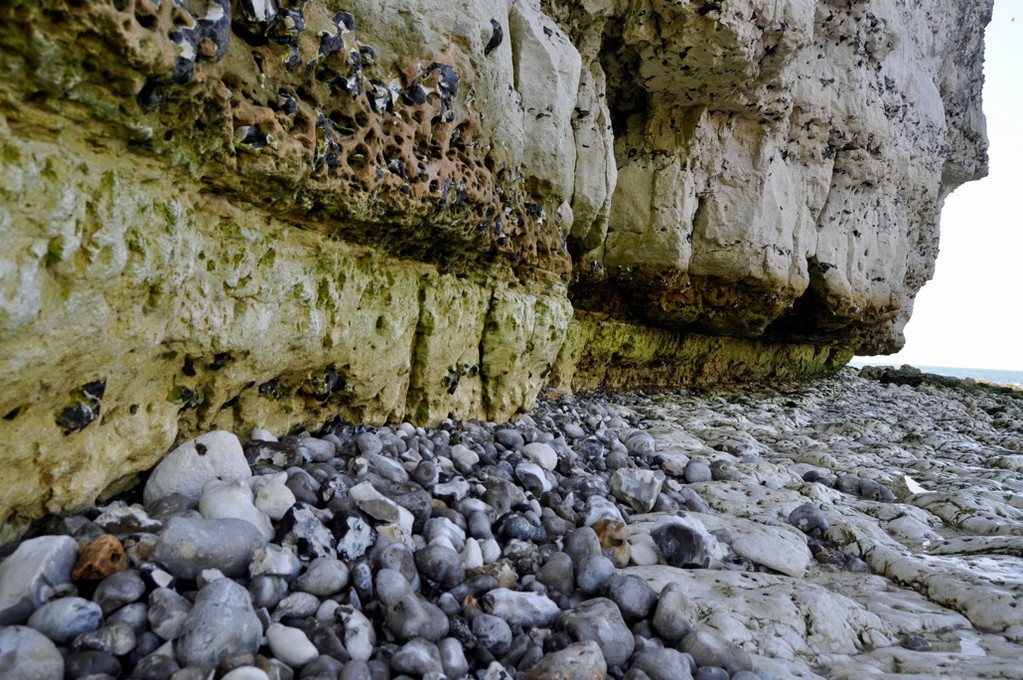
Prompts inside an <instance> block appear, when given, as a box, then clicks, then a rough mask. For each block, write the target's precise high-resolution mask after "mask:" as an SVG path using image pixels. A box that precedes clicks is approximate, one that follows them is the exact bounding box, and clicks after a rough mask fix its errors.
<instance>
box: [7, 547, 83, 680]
mask: <svg viewBox="0 0 1023 680" xmlns="http://www.w3.org/2000/svg"><path fill="white" fill-rule="evenodd" d="M65 538H66V537H65ZM69 540H71V541H72V542H74V539H69ZM68 571H69V572H70V571H71V567H68ZM0 664H2V666H0V668H2V669H3V672H4V674H5V675H6V677H10V678H26V679H28V678H39V679H40V680H62V679H63V677H64V657H62V656H61V654H60V651H59V650H58V649H57V645H55V644H53V642H52V641H51V640H50V639H49V638H48V637H46V636H45V635H43V634H42V633H40V632H39V631H37V630H35V629H34V628H29V627H28V626H0Z"/></svg>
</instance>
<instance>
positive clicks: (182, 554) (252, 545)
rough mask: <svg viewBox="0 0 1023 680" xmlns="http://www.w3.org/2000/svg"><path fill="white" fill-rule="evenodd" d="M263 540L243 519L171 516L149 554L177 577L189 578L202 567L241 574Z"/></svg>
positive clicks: (229, 573)
mask: <svg viewBox="0 0 1023 680" xmlns="http://www.w3.org/2000/svg"><path fill="white" fill-rule="evenodd" d="M263 543H264V540H263V536H262V534H260V533H259V530H258V529H257V528H256V527H254V526H252V524H250V523H248V522H246V521H244V520H240V519H205V518H201V517H199V518H193V517H172V518H171V519H170V520H168V522H167V524H166V525H165V526H164V528H163V532H162V533H161V534H160V538H159V540H157V542H156V545H155V546H154V547H153V551H152V554H151V557H152V559H153V561H154V562H157V563H159V564H161V565H162V566H163V567H164V568H165V569H167V571H169V572H170V573H172V574H174V575H175V576H177V577H178V578H184V579H190V580H193V579H195V578H196V577H197V576H198V575H199V573H200V572H201V571H202V570H204V569H219V570H220V571H221V572H223V573H224V574H225V575H226V576H232V577H233V576H242V575H245V574H247V572H248V567H249V562H251V561H252V555H253V553H254V552H255V550H256V548H258V547H259V546H261V545H263Z"/></svg>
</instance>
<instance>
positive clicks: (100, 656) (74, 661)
mask: <svg viewBox="0 0 1023 680" xmlns="http://www.w3.org/2000/svg"><path fill="white" fill-rule="evenodd" d="M64 674H65V676H67V677H72V678H84V677H87V676H90V675H100V674H106V675H110V676H113V677H115V678H119V677H121V662H120V661H118V660H117V657H116V656H114V655H113V654H109V653H107V652H99V651H95V650H84V651H80V652H71V653H69V654H67V655H66V656H65V657H64Z"/></svg>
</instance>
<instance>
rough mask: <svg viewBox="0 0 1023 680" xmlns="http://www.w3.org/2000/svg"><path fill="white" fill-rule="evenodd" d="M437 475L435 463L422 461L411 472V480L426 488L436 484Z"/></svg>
mask: <svg viewBox="0 0 1023 680" xmlns="http://www.w3.org/2000/svg"><path fill="white" fill-rule="evenodd" d="M439 474H440V472H439V470H438V469H437V464H436V463H434V462H433V461H432V460H422V461H419V463H418V464H417V465H416V467H415V469H414V470H412V475H411V479H412V481H413V482H415V483H416V484H418V485H419V486H421V487H424V488H426V487H429V486H433V485H434V484H436V483H437V479H438V476H439Z"/></svg>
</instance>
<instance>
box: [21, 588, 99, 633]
mask: <svg viewBox="0 0 1023 680" xmlns="http://www.w3.org/2000/svg"><path fill="white" fill-rule="evenodd" d="M102 624H103V610H102V609H100V606H99V605H98V604H96V603H95V602H90V601H89V600H86V599H85V598H82V597H62V598H59V599H56V600H50V601H49V602H47V603H46V604H44V605H43V606H41V607H40V608H39V609H37V610H35V611H34V612H32V616H30V617H28V625H29V626H31V627H32V628H34V629H36V630H37V631H39V632H40V633H42V634H43V635H45V636H46V637H48V638H50V639H51V640H53V641H54V642H55V643H57V644H58V645H62V644H65V643H67V642H69V641H70V640H72V639H74V638H75V637H77V636H78V635H81V634H82V633H85V632H87V631H90V630H96V629H97V628H99V627H100V626H101V625H102Z"/></svg>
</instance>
